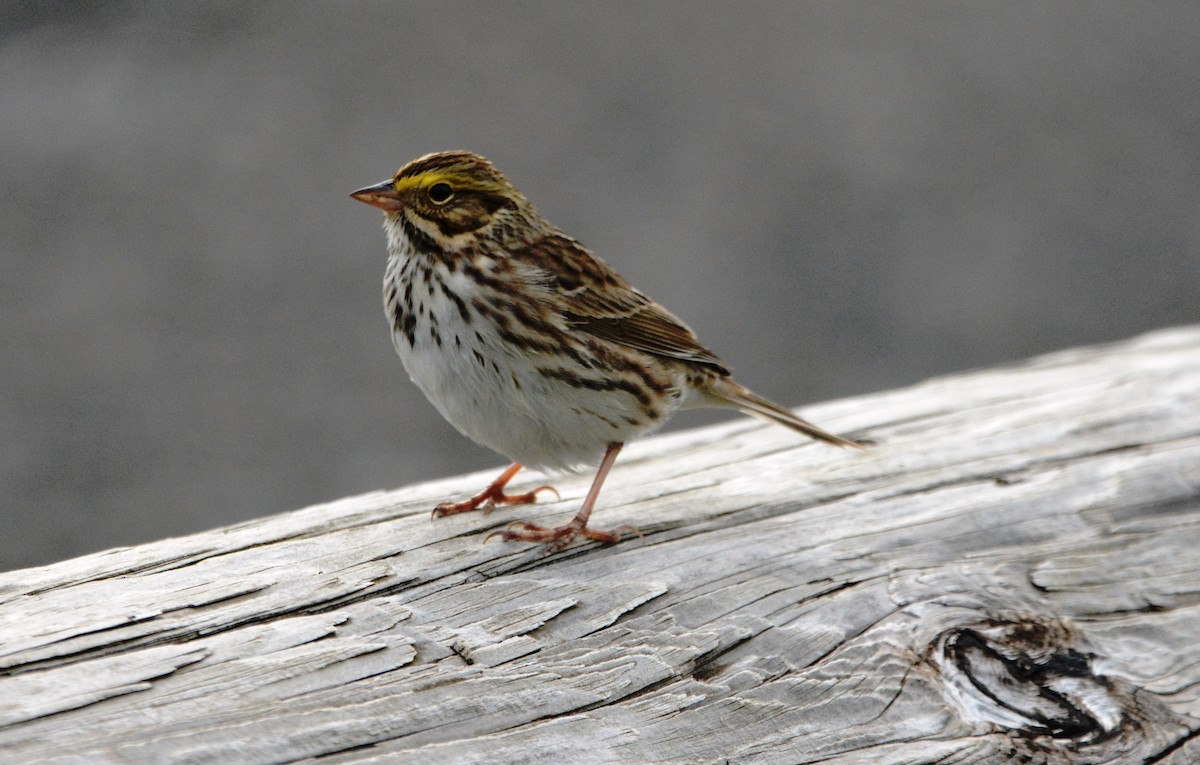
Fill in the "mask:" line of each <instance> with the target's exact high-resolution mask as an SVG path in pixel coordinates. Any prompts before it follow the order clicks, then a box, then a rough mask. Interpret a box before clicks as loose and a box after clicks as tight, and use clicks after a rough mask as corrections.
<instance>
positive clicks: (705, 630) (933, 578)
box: [0, 328, 1200, 765]
mask: <svg viewBox="0 0 1200 765" xmlns="http://www.w3.org/2000/svg"><path fill="white" fill-rule="evenodd" d="M804 414H805V415H806V416H809V417H811V418H812V419H813V420H814V421H815V422H818V423H821V424H822V425H824V426H828V427H829V428H831V429H832V430H834V431H835V432H839V433H847V434H850V435H854V436H858V437H863V438H869V439H871V440H872V441H874V442H876V445H875V446H873V447H872V448H870V449H868V450H866V451H864V452H862V453H854V452H852V451H850V450H837V449H830V448H828V447H826V446H823V445H819V444H815V443H812V442H808V441H805V440H803V439H800V438H798V437H796V436H795V434H793V433H791V432H789V431H787V430H784V429H783V428H775V427H771V426H768V425H764V424H760V423H758V422H756V421H752V420H749V419H744V420H738V421H736V422H733V423H730V424H725V425H720V426H717V427H710V428H704V429H700V430H694V431H690V432H684V433H676V434H672V435H667V436H663V437H660V438H655V439H651V440H648V441H645V442H643V443H640V444H635V445H632V446H630V447H629V448H628V449H627V453H626V454H624V455H622V459H621V461H619V462H618V463H617V467H616V469H615V471H614V472H613V474H612V476H611V477H610V479H609V482H608V485H607V486H606V488H605V492H604V494H603V495H602V497H601V506H600V509H599V511H598V513H597V515H596V516H595V517H594V522H595V523H597V524H598V525H600V526H614V525H617V524H621V523H629V524H633V525H636V526H637V527H639V528H640V529H641V531H642V533H643V534H644V537H642V538H632V539H629V540H628V541H625V542H622V543H621V544H619V545H616V546H600V545H596V544H591V543H584V544H576V545H575V546H572V547H570V548H568V549H567V550H565V551H563V552H559V553H554V554H549V555H547V554H545V553H544V552H543V550H542V549H541V548H540V547H537V546H533V545H527V544H514V543H496V542H493V543H491V544H487V545H483V544H481V541H482V540H483V537H484V536H485V535H486V534H487V532H488V531H489V530H493V529H496V528H498V527H500V526H501V525H503V524H505V523H507V522H509V521H511V520H513V519H515V518H524V519H531V520H535V521H541V522H561V521H563V520H565V519H566V518H567V517H569V516H570V514H571V513H573V512H574V509H575V507H576V506H577V504H578V502H579V501H580V498H581V497H582V495H583V493H584V492H585V491H586V488H587V483H588V478H587V477H586V476H584V477H572V478H568V479H566V480H562V481H560V482H559V483H558V487H559V488H560V490H561V491H562V501H559V502H545V503H541V504H538V505H536V506H530V507H524V508H516V509H509V510H504V511H497V512H495V513H493V514H491V515H481V514H466V515H462V516H456V517H453V518H444V519H439V520H437V521H434V520H431V519H430V516H429V511H430V509H431V508H432V507H433V505H434V504H435V503H437V502H438V501H440V500H443V499H446V498H448V497H458V496H462V495H464V494H467V493H469V492H471V491H473V490H475V489H477V488H479V487H480V486H481V485H482V484H483V483H484V482H486V480H488V479H489V478H490V477H491V476H489V475H475V476H467V477H462V478H456V479H453V480H445V481H438V482H436V483H428V484H423V485H419V486H412V487H408V488H405V489H401V490H398V491H391V492H377V493H374V494H367V495H364V496H360V497H353V498H350V499H346V500H342V501H339V502H334V503H331V504H327V505H321V506H317V507H310V508H307V509H304V510H299V511H296V512H293V513H288V514H284V515H279V516H275V517H271V518H266V519H264V520H260V521H254V522H251V523H244V524H240V525H237V526H232V527H229V528H223V529H218V530H215V531H212V532H208V533H204V534H196V535H193V536H189V537H185V538H181V539H169V540H164V541H161V542H157V543H154V544H147V545H142V546H140V547H134V548H127V549H118V550H111V551H108V552H103V553H99V554H96V555H89V556H86V557H83V558H78V559H75V560H69V561H65V562H63V563H59V564H56V565H52V566H47V567H44V568H37V569H28V570H22V571H13V572H9V573H7V574H3V575H0V760H3V761H4V762H19V763H67V762H72V763H74V762H87V763H105V762H121V763H126V762H132V763H159V762H187V763H283V762H297V761H316V760H315V758H317V757H321V759H320V762H322V763H351V762H353V763H359V762H405V763H423V764H428V763H489V764H492V763H506V762H521V763H806V762H821V763H842V764H845V763H935V762H936V763H951V762H952V763H975V762H980V763H993V762H1009V761H1011V762H1045V763H1102V762H1103V763H1158V764H1159V765H1168V764H1169V765H1184V763H1196V762H1200V736H1197V731H1198V730H1200V650H1197V648H1196V644H1197V640H1198V639H1200V328H1185V329H1176V330H1168V331H1162V332H1158V333H1155V334H1151V335H1147V336H1145V337H1141V338H1138V339H1136V340H1133V341H1130V342H1126V343H1122V344H1118V345H1110V346H1103V347H1097V348H1085V349H1081V350H1072V351H1067V352H1062V353H1057V354H1054V355H1051V356H1045V357H1041V358H1038V359H1034V360H1032V361H1030V362H1027V363H1023V364H1019V365H1015V366H1011V367H1005V368H1000V369H993V370H987V371H982V372H976V373H970V374H964V375H957V376H952V377H945V378H940V379H936V380H931V381H929V382H926V383H923V384H921V385H917V386H915V387H912V388H909V389H905V390H900V391H894V392H889V393H882V394H878V395H872V396H864V397H861V398H855V399H849V400H844V401H837V402H833V403H828V404H823V405H820V406H814V407H811V408H809V409H807V410H805V412H804ZM530 480H532V479H529V478H526V482H529V481H530ZM529 485H533V484H532V483H530V484H529Z"/></svg>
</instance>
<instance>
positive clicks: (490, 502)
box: [433, 462, 558, 518]
mask: <svg viewBox="0 0 1200 765" xmlns="http://www.w3.org/2000/svg"><path fill="white" fill-rule="evenodd" d="M520 469H521V463H519V462H514V463H513V464H511V465H509V466H508V467H507V468H505V470H504V472H503V473H501V474H500V477H499V478H497V479H496V480H494V481H492V482H491V483H489V484H488V487H487V488H486V489H484V490H483V491H481V492H480V493H478V494H476V495H475V496H474V497H471V498H470V499H466V500H463V501H462V502H443V503H442V504H440V505H438V506H437V507H435V508H433V517H434V518H441V517H442V516H443V515H454V514H455V513H466V512H470V511H471V510H478V509H479V507H480V506H481V505H482V506H483V511H484V512H485V513H490V512H491V511H492V510H494V509H495V508H496V505H527V504H529V503H531V502H536V501H537V493H538V492H539V491H553V492H554V496H556V497H557V496H558V492H557V491H554V487H553V486H539V487H537V488H536V489H534V490H533V491H527V492H525V493H524V494H505V493H504V487H505V486H507V485H508V482H509V481H511V480H512V479H513V476H514V475H516V474H517V471H519V470H520Z"/></svg>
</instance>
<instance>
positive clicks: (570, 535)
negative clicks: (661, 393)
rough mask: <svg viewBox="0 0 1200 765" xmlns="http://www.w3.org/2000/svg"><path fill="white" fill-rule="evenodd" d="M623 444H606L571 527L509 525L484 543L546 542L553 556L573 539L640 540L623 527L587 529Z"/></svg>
mask: <svg viewBox="0 0 1200 765" xmlns="http://www.w3.org/2000/svg"><path fill="white" fill-rule="evenodd" d="M622 446H624V444H609V447H608V450H607V451H605V452H604V459H602V460H600V467H599V469H597V470H596V478H595V479H594V480H593V481H592V488H591V489H589V490H588V493H587V497H586V498H585V499H584V500H583V507H581V508H579V512H578V513H576V514H575V517H574V518H572V519H571V521H570V523H567V524H566V525H565V526H539V525H537V524H536V523H530V522H529V521H516V522H514V523H511V524H509V526H508V528H506V529H505V530H504V531H494V532H492V533H491V534H488V536H487V539H485V540H483V541H484V542H487V541H488V539H491V538H492V537H499V538H500V539H502V540H504V541H506V542H512V541H516V540H520V541H522V542H547V543H548V544H547V545H546V549H547V551H548V552H556V551H558V550H561V549H563V548H564V547H566V546H567V545H569V544H571V542H573V541H574V540H575V537H578V536H583V537H586V538H588V539H595V540H596V541H597V542H608V543H609V544H612V543H615V542H619V541H621V534H623V533H632V534H637V535H638V536H641V532H639V531H638V530H637V529H635V528H634V527H632V526H629V525H625V524H622V525H620V526H618V527H617V528H615V529H613V530H612V531H599V530H598V529H590V528H588V525H587V522H588V517H589V516H590V515H591V514H592V508H593V507H595V505H596V499H597V498H598V497H599V496H600V487H601V486H603V485H604V479H605V478H607V477H608V471H609V470H612V466H613V463H614V462H616V461H617V454H618V453H619V452H620V451H621V447H622Z"/></svg>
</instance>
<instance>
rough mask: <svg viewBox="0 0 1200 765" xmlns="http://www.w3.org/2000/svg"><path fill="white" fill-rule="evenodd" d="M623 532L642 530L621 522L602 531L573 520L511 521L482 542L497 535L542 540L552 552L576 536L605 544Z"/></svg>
mask: <svg viewBox="0 0 1200 765" xmlns="http://www.w3.org/2000/svg"><path fill="white" fill-rule="evenodd" d="M623 534H636V535H637V536H638V537H642V532H640V531H638V530H637V528H635V527H633V526H630V525H629V524H627V523H622V524H621V525H620V526H617V527H616V528H614V529H612V530H611V531H603V530H601V529H593V528H589V527H587V526H583V525H580V524H576V523H574V522H572V523H568V524H566V525H565V526H539V525H538V524H536V523H531V522H529V521H513V522H512V523H510V524H508V526H506V527H504V528H503V529H500V530H498V531H493V532H492V533H491V534H488V535H487V536H486V537H484V539H483V543H484V544H487V543H488V542H489V541H490V540H491V539H492V537H497V538H499V539H500V540H501V541H503V542H544V543H546V552H548V553H553V552H558V551H559V550H562V549H564V548H566V547H567V545H569V544H571V543H572V542H574V541H575V538H576V537H584V538H585V539H592V540H595V541H597V542H604V543H605V544H616V543H617V542H620V541H621V536H622V535H623Z"/></svg>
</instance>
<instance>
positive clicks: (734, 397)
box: [709, 377, 865, 449]
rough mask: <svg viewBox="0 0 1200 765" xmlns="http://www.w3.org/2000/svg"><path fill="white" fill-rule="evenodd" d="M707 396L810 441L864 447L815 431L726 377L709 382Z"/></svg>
mask: <svg viewBox="0 0 1200 765" xmlns="http://www.w3.org/2000/svg"><path fill="white" fill-rule="evenodd" d="M709 391H710V394H711V395H713V396H715V397H716V398H718V399H721V400H722V401H723V402H725V403H726V404H727V405H729V406H733V407H736V408H737V409H740V410H741V411H742V412H745V413H746V414H752V415H754V416H755V417H761V418H762V419H764V420H767V421H768V422H774V423H777V424H779V425H783V426H784V427H787V428H791V429H792V430H794V431H796V432H798V433H803V434H804V435H806V436H808V437H809V438H815V439H816V440H818V441H824V442H825V443H827V444H833V445H834V446H852V447H854V448H856V449H862V448H865V447H864V445H863V444H860V443H859V442H858V441H852V440H850V439H849V438H842V437H841V436H835V435H833V434H832V433H829V432H827V431H824V430H822V429H821V428H818V427H817V426H816V425H813V424H812V423H811V422H809V421H808V420H805V419H802V418H800V417H797V416H796V415H794V414H792V412H791V411H790V410H788V409H785V408H784V407H782V406H780V405H779V404H776V403H774V402H772V401H768V400H767V399H765V398H763V397H762V396H760V395H758V394H757V393H755V392H754V391H752V390H750V389H749V388H746V387H744V386H742V385H739V384H737V383H735V382H734V381H733V380H730V379H729V378H728V377H718V378H716V379H714V380H712V381H711V383H710V385H709Z"/></svg>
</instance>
